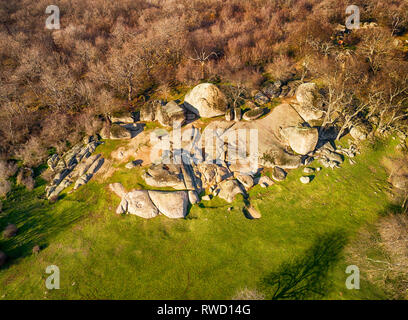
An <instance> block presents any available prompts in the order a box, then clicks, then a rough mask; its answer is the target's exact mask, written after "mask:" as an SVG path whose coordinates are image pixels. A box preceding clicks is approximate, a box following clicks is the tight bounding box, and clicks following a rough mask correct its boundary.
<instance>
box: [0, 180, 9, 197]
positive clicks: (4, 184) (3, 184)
mask: <svg viewBox="0 0 408 320" xmlns="http://www.w3.org/2000/svg"><path fill="white" fill-rule="evenodd" d="M10 190H11V183H10V181H8V180H0V198H3V197H6V195H7V193H9V192H10Z"/></svg>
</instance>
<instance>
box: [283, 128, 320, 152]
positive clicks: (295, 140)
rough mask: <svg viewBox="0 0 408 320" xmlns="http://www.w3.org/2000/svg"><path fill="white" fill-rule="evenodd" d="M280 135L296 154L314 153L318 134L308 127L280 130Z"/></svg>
mask: <svg viewBox="0 0 408 320" xmlns="http://www.w3.org/2000/svg"><path fill="white" fill-rule="evenodd" d="M281 135H282V136H284V137H285V138H286V141H287V143H288V144H289V146H290V147H291V148H292V150H293V151H295V152H296V153H298V154H302V155H305V154H308V153H309V152H312V151H314V149H315V148H316V145H317V142H318V140H319V132H318V131H317V129H316V128H310V127H302V126H295V127H288V128H283V129H281Z"/></svg>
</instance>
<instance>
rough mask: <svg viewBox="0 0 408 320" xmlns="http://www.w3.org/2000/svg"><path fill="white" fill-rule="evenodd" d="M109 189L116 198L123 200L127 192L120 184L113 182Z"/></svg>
mask: <svg viewBox="0 0 408 320" xmlns="http://www.w3.org/2000/svg"><path fill="white" fill-rule="evenodd" d="M109 189H110V190H111V191H113V192H114V193H115V194H116V195H117V196H118V197H120V198H123V197H124V196H125V195H126V194H127V192H126V190H125V188H124V187H123V185H122V184H121V183H118V182H115V183H111V184H110V185H109Z"/></svg>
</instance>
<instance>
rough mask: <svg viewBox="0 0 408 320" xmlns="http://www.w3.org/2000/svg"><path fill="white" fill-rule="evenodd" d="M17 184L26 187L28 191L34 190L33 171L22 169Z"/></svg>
mask: <svg viewBox="0 0 408 320" xmlns="http://www.w3.org/2000/svg"><path fill="white" fill-rule="evenodd" d="M17 184H18V185H23V186H25V187H26V188H27V189H28V190H33V189H34V186H35V181H34V177H33V170H32V169H30V168H21V169H20V170H19V172H18V174H17Z"/></svg>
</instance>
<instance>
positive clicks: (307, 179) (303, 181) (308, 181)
mask: <svg viewBox="0 0 408 320" xmlns="http://www.w3.org/2000/svg"><path fill="white" fill-rule="evenodd" d="M311 181H312V179H311V178H310V177H301V178H300V182H302V183H303V184H308V183H310V182H311Z"/></svg>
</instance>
